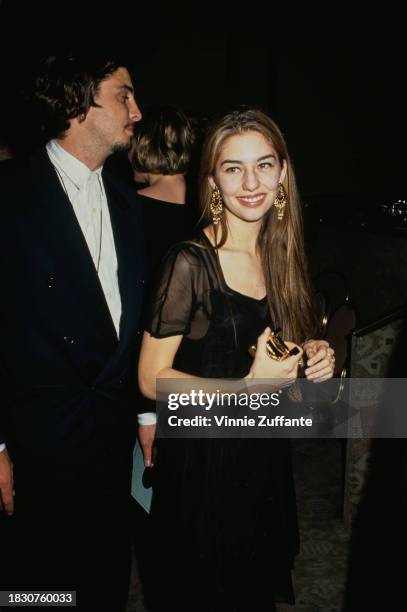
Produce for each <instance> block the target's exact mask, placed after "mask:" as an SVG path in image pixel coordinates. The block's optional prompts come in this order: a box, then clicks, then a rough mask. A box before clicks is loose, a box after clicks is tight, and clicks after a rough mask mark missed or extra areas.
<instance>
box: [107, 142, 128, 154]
mask: <svg viewBox="0 0 407 612" xmlns="http://www.w3.org/2000/svg"><path fill="white" fill-rule="evenodd" d="M130 147H131V138H129V140H128V142H116V143H115V144H114V145H113V146H112V148H111V150H110V151H111V154H112V155H113V153H122V152H123V151H128V150H129V149H130Z"/></svg>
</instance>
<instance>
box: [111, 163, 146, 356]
mask: <svg viewBox="0 0 407 612" xmlns="http://www.w3.org/2000/svg"><path fill="white" fill-rule="evenodd" d="M103 181H104V186H105V191H106V195H107V200H108V204H109V211H110V220H111V223H112V230H113V236H114V241H115V246H116V255H117V263H118V280H119V289H120V296H121V303H122V317H121V321H120V342H121V343H123V344H126V342H127V341H128V340H129V339H131V338H132V334H133V333H134V330H135V329H136V328H137V321H138V318H139V312H140V304H141V295H142V292H143V288H144V287H143V285H144V278H143V274H142V271H143V260H142V256H141V253H142V247H141V232H140V229H141V228H140V220H139V218H138V215H134V210H133V211H132V204H130V202H129V200H128V199H127V197H126V195H125V193H124V192H123V190H122V188H121V185H120V183H119V182H118V181H117V180H115V178H114V177H113V176H112V175H110V174H109V173H107V172H106V173H103ZM132 212H133V214H131V213H132ZM135 221H136V222H135Z"/></svg>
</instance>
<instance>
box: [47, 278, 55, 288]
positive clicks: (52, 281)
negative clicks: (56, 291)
mask: <svg viewBox="0 0 407 612" xmlns="http://www.w3.org/2000/svg"><path fill="white" fill-rule="evenodd" d="M53 287H55V276H49V277H48V289H52V288H53Z"/></svg>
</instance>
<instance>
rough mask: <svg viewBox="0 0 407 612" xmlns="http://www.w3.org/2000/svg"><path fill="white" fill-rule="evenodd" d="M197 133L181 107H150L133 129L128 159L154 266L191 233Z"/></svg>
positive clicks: (150, 263)
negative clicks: (190, 181) (189, 178)
mask: <svg viewBox="0 0 407 612" xmlns="http://www.w3.org/2000/svg"><path fill="white" fill-rule="evenodd" d="M193 143H194V136H193V131H192V127H191V124H190V122H189V120H188V118H187V116H186V115H185V114H184V113H183V112H182V110H180V109H177V108H173V107H170V106H163V107H157V108H150V109H148V110H146V112H145V113H144V114H143V119H142V121H141V123H140V125H139V126H138V128H137V130H136V131H135V135H134V139H133V145H132V148H131V150H130V152H129V160H130V163H131V166H132V169H133V177H134V181H135V182H136V183H137V184H143V183H147V186H146V187H142V188H141V189H139V190H138V191H137V193H138V194H139V196H140V203H141V206H142V212H143V220H144V228H145V244H146V249H147V256H148V262H149V265H150V267H151V270H152V271H155V269H156V267H157V265H158V264H159V262H160V260H161V258H162V256H163V255H164V254H165V253H166V252H167V250H168V248H169V247H170V246H171V245H172V244H174V243H175V242H178V241H180V240H183V239H185V238H187V237H189V235H190V234H189V228H190V227H192V222H191V218H190V217H191V214H190V211H189V210H188V209H189V207H188V206H187V205H186V196H187V183H186V173H187V171H188V167H189V164H190V161H191V154H192V146H193Z"/></svg>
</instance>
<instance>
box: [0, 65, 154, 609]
mask: <svg viewBox="0 0 407 612" xmlns="http://www.w3.org/2000/svg"><path fill="white" fill-rule="evenodd" d="M35 93H36V100H37V102H38V105H39V109H40V110H41V116H42V119H43V123H44V134H47V135H49V137H50V140H49V141H48V144H47V145H46V148H43V149H42V150H39V151H38V152H36V153H35V154H34V155H33V156H32V157H31V158H30V159H29V160H28V161H18V162H17V161H15V160H13V161H10V162H4V163H5V164H8V165H9V167H8V168H7V170H6V171H3V172H2V177H1V185H0V200H1V211H2V213H1V214H2V228H3V229H2V236H1V247H0V248H1V250H2V258H1V260H2V262H3V265H2V281H3V297H2V300H1V305H0V311H1V319H0V320H1V325H2V333H1V348H0V351H1V358H0V359H1V365H0V373H1V382H2V385H1V389H2V390H1V396H2V405H1V408H0V451H1V452H0V502H1V505H2V508H3V509H4V513H3V516H2V517H1V519H2V520H1V523H0V540H1V561H0V563H2V565H3V566H2V567H0V590H5V589H10V590H11V589H19V590H33V589H34V590H40V589H42V590H55V589H58V590H61V589H66V590H76V591H77V607H78V609H80V610H98V611H99V610H106V611H109V612H118V611H120V610H123V609H124V607H125V602H126V596H127V588H128V577H129V567H130V538H129V537H128V524H127V511H128V509H127V503H128V498H129V490H130V474H131V455H132V448H133V444H134V439H135V435H136V421H135V416H134V413H135V394H136V389H135V384H136V363H135V351H136V341H135V339H136V335H137V324H138V318H139V312H140V307H141V303H142V292H143V273H144V263H143V254H142V253H143V250H142V233H141V225H140V214H139V210H138V206H137V203H136V201H133V194H132V193H131V190H128V189H127V187H126V186H125V185H124V184H122V183H121V182H120V181H118V180H117V179H115V177H113V176H109V175H108V173H107V172H104V171H102V169H103V164H104V162H105V160H106V158H107V157H108V156H109V155H110V154H112V153H113V152H115V151H119V150H125V149H127V148H128V147H129V146H130V143H131V137H132V134H133V127H134V124H135V122H137V121H139V120H140V119H141V113H140V110H139V108H138V106H137V104H136V101H135V99H134V91H133V85H132V82H131V79H130V76H129V73H128V71H127V70H126V68H125V67H124V66H123V64H122V63H120V62H117V61H115V60H112V59H110V58H105V59H104V58H98V59H95V58H84V57H82V58H79V57H53V58H49V60H48V61H47V62H46V64H45V66H44V70H43V71H42V73H41V75H40V76H39V77H38V78H37V80H36V92H35ZM12 466H13V467H12ZM13 470H14V483H13ZM13 490H14V491H15V495H14V494H13ZM7 515H8V516H7Z"/></svg>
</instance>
